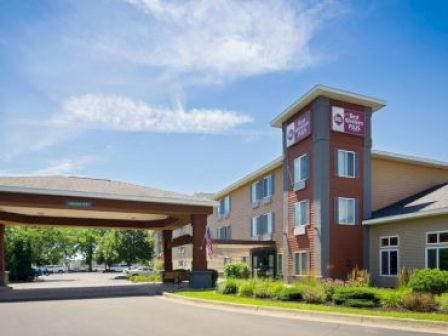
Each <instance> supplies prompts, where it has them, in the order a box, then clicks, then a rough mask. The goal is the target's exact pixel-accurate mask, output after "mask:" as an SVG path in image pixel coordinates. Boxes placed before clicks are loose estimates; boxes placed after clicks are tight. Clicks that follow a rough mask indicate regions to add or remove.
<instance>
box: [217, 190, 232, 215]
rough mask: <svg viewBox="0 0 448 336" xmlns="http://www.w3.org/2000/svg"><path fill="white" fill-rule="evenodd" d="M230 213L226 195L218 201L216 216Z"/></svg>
mask: <svg viewBox="0 0 448 336" xmlns="http://www.w3.org/2000/svg"><path fill="white" fill-rule="evenodd" d="M229 213H230V196H229V195H227V196H226V197H224V198H223V199H221V200H220V201H219V206H218V217H222V216H225V215H228V214H229Z"/></svg>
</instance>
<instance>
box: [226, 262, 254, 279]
mask: <svg viewBox="0 0 448 336" xmlns="http://www.w3.org/2000/svg"><path fill="white" fill-rule="evenodd" d="M224 274H225V276H226V278H234V279H249V274H250V269H249V266H248V265H247V264H246V263H230V264H227V265H226V266H225V268H224Z"/></svg>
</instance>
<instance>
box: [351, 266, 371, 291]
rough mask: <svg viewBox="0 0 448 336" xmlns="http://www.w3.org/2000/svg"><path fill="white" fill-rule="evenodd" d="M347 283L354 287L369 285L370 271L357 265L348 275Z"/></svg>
mask: <svg viewBox="0 0 448 336" xmlns="http://www.w3.org/2000/svg"><path fill="white" fill-rule="evenodd" d="M347 285H348V286H352V287H369V286H370V273H369V272H368V271H367V270H360V269H358V267H355V268H354V269H353V270H352V271H351V272H350V274H349V275H348V279H347Z"/></svg>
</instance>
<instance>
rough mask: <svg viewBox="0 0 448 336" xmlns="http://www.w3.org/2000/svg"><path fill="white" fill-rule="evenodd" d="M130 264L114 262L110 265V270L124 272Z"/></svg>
mask: <svg viewBox="0 0 448 336" xmlns="http://www.w3.org/2000/svg"><path fill="white" fill-rule="evenodd" d="M128 268H129V267H128V265H126V264H113V265H111V266H110V267H109V271H110V272H124V271H126V270H127V269H128Z"/></svg>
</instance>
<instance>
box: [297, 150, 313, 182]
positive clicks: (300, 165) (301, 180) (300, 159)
mask: <svg viewBox="0 0 448 336" xmlns="http://www.w3.org/2000/svg"><path fill="white" fill-rule="evenodd" d="M305 157H306V158H308V157H309V155H308V153H304V154H302V155H299V156H298V157H296V158H295V159H294V160H293V173H294V174H293V184H296V183H302V182H304V181H306V180H308V179H309V178H310V160H309V159H308V161H307V163H308V167H307V173H308V174H307V176H306V177H304V178H302V176H301V178H300V180H299V179H297V171H298V172H299V173H300V172H301V171H302V158H305ZM296 162H299V169H298V170H297V171H296Z"/></svg>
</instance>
